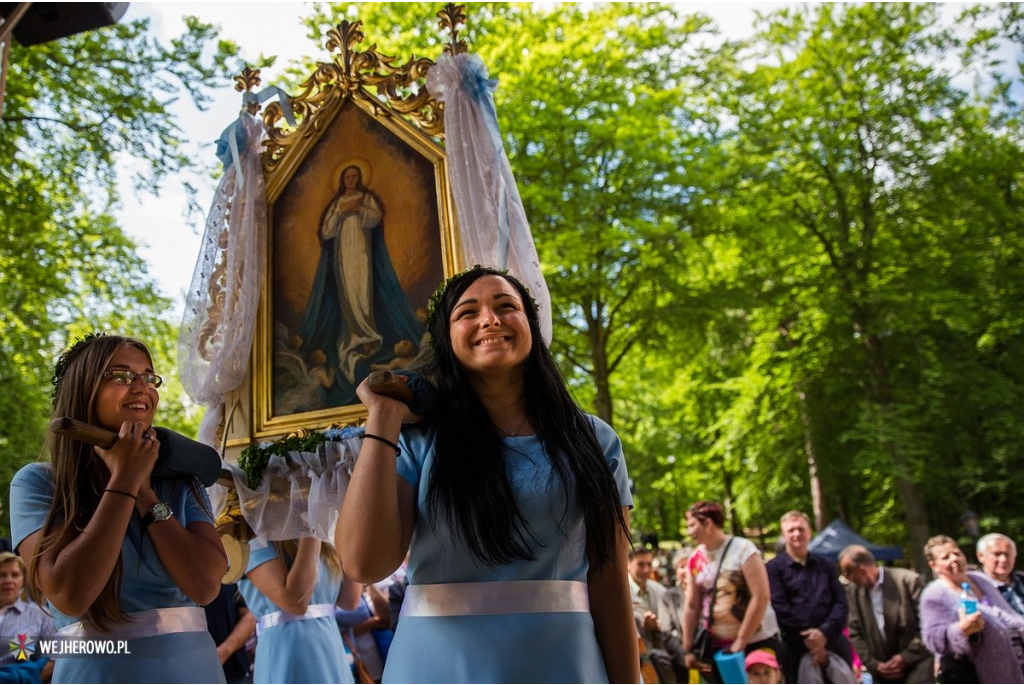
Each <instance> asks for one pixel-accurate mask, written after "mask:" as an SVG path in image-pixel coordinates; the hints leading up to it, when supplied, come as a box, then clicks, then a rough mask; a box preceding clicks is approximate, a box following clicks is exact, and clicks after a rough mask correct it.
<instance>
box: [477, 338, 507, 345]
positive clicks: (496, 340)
mask: <svg viewBox="0 0 1024 685" xmlns="http://www.w3.org/2000/svg"><path fill="white" fill-rule="evenodd" d="M508 340H509V338H507V337H501V338H487V339H485V340H478V341H477V343H476V344H477V345H493V344H494V343H503V342H507V341H508Z"/></svg>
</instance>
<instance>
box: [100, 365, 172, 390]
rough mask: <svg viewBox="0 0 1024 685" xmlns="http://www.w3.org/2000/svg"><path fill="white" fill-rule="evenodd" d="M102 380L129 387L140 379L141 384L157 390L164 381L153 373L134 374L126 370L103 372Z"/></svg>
mask: <svg viewBox="0 0 1024 685" xmlns="http://www.w3.org/2000/svg"><path fill="white" fill-rule="evenodd" d="M103 377H104V378H109V379H111V380H113V381H114V382H115V383H117V384H118V385H131V384H132V383H134V382H135V379H136V378H141V379H142V382H143V383H145V384H146V386H147V387H150V388H154V389H155V388H159V387H160V386H161V385H163V382H164V379H163V378H162V377H161V376H158V375H156V374H155V373H135V372H134V371H129V370H128V369H111V370H110V371H104V372H103Z"/></svg>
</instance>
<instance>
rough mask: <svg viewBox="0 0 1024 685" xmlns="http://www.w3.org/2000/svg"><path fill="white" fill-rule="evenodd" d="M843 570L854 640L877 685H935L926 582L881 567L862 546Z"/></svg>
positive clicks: (845, 554) (843, 557)
mask: <svg viewBox="0 0 1024 685" xmlns="http://www.w3.org/2000/svg"><path fill="white" fill-rule="evenodd" d="M839 569H840V571H841V572H842V574H843V575H844V576H846V578H847V580H849V581H850V584H849V585H848V586H847V588H846V594H847V598H848V599H849V602H850V616H849V626H850V640H851V641H852V642H853V648H854V649H856V650H857V654H858V655H859V656H860V660H861V661H862V662H863V663H864V666H865V667H866V668H867V669H868V671H870V672H871V675H872V676H874V680H875V682H876V683H930V682H933V681H934V676H933V669H934V667H933V663H934V658H933V657H932V653H931V652H929V651H928V649H927V648H926V647H925V646H924V643H923V642H922V641H921V629H920V626H919V622H918V602H919V600H920V598H921V591H922V590H924V585H925V582H924V578H922V577H921V576H920V575H918V574H917V573H914V572H913V571H907V570H905V569H902V568H884V567H880V566H878V565H876V564H875V557H874V555H872V554H871V551H870V550H868V549H867V548H866V547H863V546H862V545H850V546H849V547H847V548H846V549H844V550H843V551H842V552H840V553H839Z"/></svg>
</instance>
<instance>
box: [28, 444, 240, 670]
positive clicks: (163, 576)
mask: <svg viewBox="0 0 1024 685" xmlns="http://www.w3.org/2000/svg"><path fill="white" fill-rule="evenodd" d="M153 490H154V491H156V494H157V496H158V497H160V499H161V500H163V501H165V502H167V503H168V504H170V506H171V509H172V510H173V511H174V517H175V518H176V519H178V521H179V522H180V523H181V525H183V526H187V525H188V524H189V523H191V522H193V521H206V522H207V523H211V524H212V521H211V519H210V516H209V514H208V513H207V512H206V511H204V509H203V506H202V505H200V503H199V502H198V501H197V500H196V498H195V496H194V495H193V494H192V490H191V488H189V486H188V483H187V482H186V481H185V480H183V479H178V478H161V479H154V480H153ZM200 491H201V492H202V488H200ZM202 496H203V500H204V501H203V505H205V507H206V509H207V510H208V509H209V508H210V501H209V499H208V498H207V497H206V493H205V492H202ZM52 501H53V480H52V478H51V470H50V465H49V464H47V463H33V464H28V465H27V466H24V467H22V469H21V470H20V471H18V473H17V474H15V476H14V479H13V480H12V481H11V537H12V542H13V543H14V546H15V549H17V546H18V545H20V544H21V542H22V540H24V539H25V538H27V537H28V536H29V535H31V534H32V533H34V532H36V531H37V530H40V529H41V528H42V527H43V525H44V524H45V523H46V517H47V515H48V514H49V512H50V503H51V502H52ZM141 525H142V524H141V521H140V518H139V516H138V514H137V513H135V514H133V515H132V518H131V520H130V521H129V523H128V531H127V532H126V533H125V536H124V542H123V543H122V545H121V559H122V571H123V575H122V578H121V610H122V611H124V612H125V613H132V612H135V611H144V610H146V609H160V608H166V607H194V606H198V605H197V604H196V603H195V602H193V601H192V600H191V599H189V598H188V597H187V596H186V595H185V594H184V593H183V592H182V591H181V590H180V589H178V586H177V585H175V584H174V580H172V579H171V576H170V575H169V574H168V573H167V569H166V568H164V565H163V563H161V561H160V558H159V557H158V556H157V553H156V548H154V547H153V541H152V540H151V539H150V537H149V535H145V534H144V533H143V532H142V527H141ZM47 604H48V605H49V602H47ZM48 610H49V611H50V613H51V614H52V615H53V622H54V625H55V626H56V628H57V629H58V630H60V629H61V628H63V627H64V626H66V625H69V624H71V623H75V622H77V621H79V620H80V617H72V616H66V615H65V614H62V613H61V612H59V611H57V609H56V608H55V607H53V606H52V605H49V606H48ZM129 647H130V649H131V655H130V656H128V655H111V656H95V655H91V656H88V657H61V658H58V659H56V660H55V661H56V663H55V666H54V670H53V682H54V683H223V682H224V669H223V668H222V667H221V665H220V659H219V658H218V657H217V646H216V645H215V644H214V643H213V638H212V637H211V636H210V633H209V632H208V631H205V630H204V631H201V632H188V633H171V634H168V635H158V636H156V637H147V638H139V639H133V640H130V641H129ZM183 656H184V657H185V658H183Z"/></svg>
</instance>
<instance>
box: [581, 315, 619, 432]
mask: <svg viewBox="0 0 1024 685" xmlns="http://www.w3.org/2000/svg"><path fill="white" fill-rule="evenodd" d="M587 323H588V325H589V328H588V332H589V335H588V337H589V338H590V354H591V358H592V359H593V360H594V390H595V393H594V412H595V413H596V414H597V416H598V417H599V418H600V419H601V420H602V421H604V422H605V423H607V424H608V425H609V426H614V425H615V424H614V423H612V391H611V386H610V384H609V377H610V375H611V372H610V371H609V369H608V350H607V349H606V344H605V343H606V341H607V335H606V332H605V330H604V329H603V328H602V327H601V320H600V318H593V319H590V317H588V321H587Z"/></svg>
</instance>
